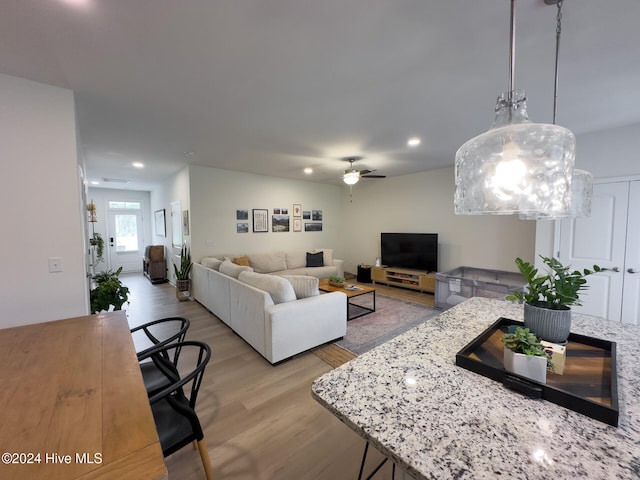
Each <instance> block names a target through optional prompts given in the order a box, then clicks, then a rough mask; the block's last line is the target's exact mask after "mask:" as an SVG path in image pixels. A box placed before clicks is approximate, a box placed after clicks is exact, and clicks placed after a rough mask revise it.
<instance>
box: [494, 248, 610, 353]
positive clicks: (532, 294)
mask: <svg viewBox="0 0 640 480" xmlns="http://www.w3.org/2000/svg"><path fill="white" fill-rule="evenodd" d="M540 258H542V261H543V262H544V264H545V265H546V266H547V267H548V270H549V271H548V273H547V274H546V275H538V269H537V268H535V267H534V266H533V265H532V264H530V263H529V262H525V261H524V260H522V259H521V258H516V260H515V263H516V265H517V266H518V270H520V273H521V274H522V276H523V277H524V279H525V280H526V282H527V290H526V291H524V292H514V293H513V294H512V295H508V296H507V297H506V298H507V300H511V301H520V302H524V324H525V327H528V328H529V329H531V331H532V332H535V333H536V334H537V335H538V336H540V337H541V338H542V339H543V340H547V341H549V342H553V343H564V342H565V341H566V340H567V337H568V336H569V333H570V330H571V308H570V307H571V306H572V305H580V303H579V300H580V297H579V292H580V291H582V290H585V289H586V288H587V285H586V283H587V280H586V279H585V278H584V277H586V276H588V275H591V274H593V273H596V272H600V271H602V269H601V268H600V267H599V266H598V265H594V266H593V270H589V269H586V268H585V269H584V270H583V271H582V272H580V271H579V270H573V271H572V270H571V269H570V267H569V266H564V265H562V263H561V262H560V261H559V260H557V259H555V258H549V257H543V256H542V255H541V256H540Z"/></svg>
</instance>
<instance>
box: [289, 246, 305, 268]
mask: <svg viewBox="0 0 640 480" xmlns="http://www.w3.org/2000/svg"><path fill="white" fill-rule="evenodd" d="M306 266H307V252H306V251H305V250H294V251H292V252H287V270H291V269H292V268H304V267H306Z"/></svg>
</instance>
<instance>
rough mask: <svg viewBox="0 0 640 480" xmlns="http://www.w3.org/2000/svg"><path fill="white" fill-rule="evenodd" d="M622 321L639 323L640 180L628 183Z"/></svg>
mask: <svg viewBox="0 0 640 480" xmlns="http://www.w3.org/2000/svg"><path fill="white" fill-rule="evenodd" d="M623 275H624V289H623V291H622V321H623V322H624V323H633V324H635V325H640V182H631V183H630V184H629V213H628V215H627V245H626V254H625V262H624V272H623Z"/></svg>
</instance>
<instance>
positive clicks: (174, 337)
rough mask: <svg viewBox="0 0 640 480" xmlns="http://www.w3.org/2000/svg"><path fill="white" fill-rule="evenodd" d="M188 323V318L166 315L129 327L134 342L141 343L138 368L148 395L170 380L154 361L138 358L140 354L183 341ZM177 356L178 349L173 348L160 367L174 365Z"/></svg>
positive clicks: (165, 367)
mask: <svg viewBox="0 0 640 480" xmlns="http://www.w3.org/2000/svg"><path fill="white" fill-rule="evenodd" d="M189 325H190V322H189V319H188V318H184V317H166V318H161V319H159V320H154V321H152V322H149V323H145V324H144V325H139V326H137V327H134V328H132V329H131V335H132V337H133V339H134V343H136V342H137V343H138V344H139V345H142V346H141V347H139V348H138V349H137V355H138V361H139V362H140V370H141V371H142V379H143V380H144V385H145V387H146V389H147V393H148V394H149V395H150V396H151V395H153V394H154V393H156V392H158V391H160V390H161V389H162V388H164V387H166V386H167V385H169V383H170V382H169V381H168V380H167V375H166V372H163V371H160V370H159V367H158V366H157V365H156V363H154V362H151V361H148V360H146V361H142V360H141V359H140V358H141V356H144V355H145V354H146V353H147V352H149V351H151V350H155V349H157V348H158V347H162V346H164V345H168V344H171V343H176V342H182V341H184V337H185V335H186V334H187V330H188V329H189ZM179 356H180V349H174V350H173V351H172V357H169V356H166V357H165V360H166V362H164V363H163V364H162V368H163V369H164V370H166V369H167V368H169V367H167V364H168V363H171V364H173V365H174V366H175V365H176V364H177V363H178V357H179ZM145 358H146V357H145Z"/></svg>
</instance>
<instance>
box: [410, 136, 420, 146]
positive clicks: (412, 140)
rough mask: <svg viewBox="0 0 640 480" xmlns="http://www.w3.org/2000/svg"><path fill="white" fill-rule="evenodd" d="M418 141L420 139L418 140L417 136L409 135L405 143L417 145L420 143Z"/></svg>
mask: <svg viewBox="0 0 640 480" xmlns="http://www.w3.org/2000/svg"><path fill="white" fill-rule="evenodd" d="M420 142H422V140H420V139H419V138H418V137H411V138H410V139H409V140H407V145H409V146H410V147H417V146H418V145H420Z"/></svg>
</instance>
